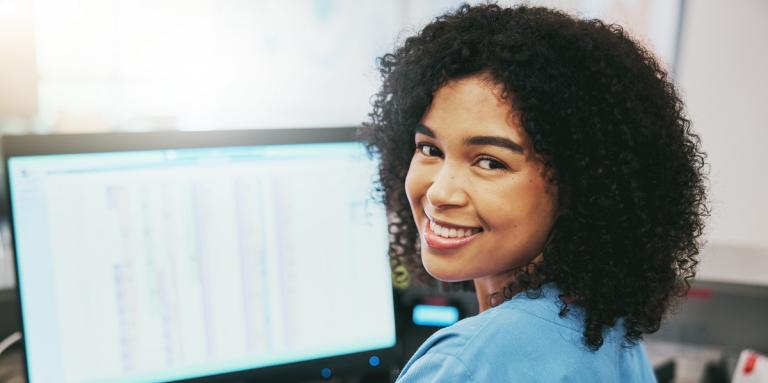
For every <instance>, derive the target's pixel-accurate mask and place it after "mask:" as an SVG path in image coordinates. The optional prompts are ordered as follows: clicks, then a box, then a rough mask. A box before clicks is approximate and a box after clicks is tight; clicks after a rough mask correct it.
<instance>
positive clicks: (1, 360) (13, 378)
mask: <svg viewBox="0 0 768 383" xmlns="http://www.w3.org/2000/svg"><path fill="white" fill-rule="evenodd" d="M23 368H24V366H23V364H22V360H21V349H20V348H19V347H16V346H15V347H13V348H12V349H10V350H8V351H6V352H5V353H3V355H0V382H4V383H25V382H26V380H25V379H24V371H23Z"/></svg>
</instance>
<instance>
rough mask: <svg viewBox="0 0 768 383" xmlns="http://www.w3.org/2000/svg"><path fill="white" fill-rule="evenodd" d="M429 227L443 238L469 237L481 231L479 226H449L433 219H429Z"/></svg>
mask: <svg viewBox="0 0 768 383" xmlns="http://www.w3.org/2000/svg"><path fill="white" fill-rule="evenodd" d="M429 229H430V230H431V231H432V232H433V233H435V234H437V235H438V236H440V237H443V238H464V237H470V236H472V235H475V234H477V233H479V232H481V231H482V229H481V228H479V227H474V228H473V227H455V226H454V227H451V226H447V225H441V224H439V223H437V222H435V221H433V220H431V219H430V220H429Z"/></svg>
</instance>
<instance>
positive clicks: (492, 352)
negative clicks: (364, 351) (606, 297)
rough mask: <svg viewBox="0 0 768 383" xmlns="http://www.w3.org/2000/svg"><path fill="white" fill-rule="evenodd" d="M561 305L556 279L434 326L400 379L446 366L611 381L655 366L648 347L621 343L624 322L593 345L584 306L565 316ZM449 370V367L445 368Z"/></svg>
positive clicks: (529, 377)
mask: <svg viewBox="0 0 768 383" xmlns="http://www.w3.org/2000/svg"><path fill="white" fill-rule="evenodd" d="M560 307H561V306H560V300H559V291H558V290H557V289H556V288H555V287H554V286H551V285H548V286H545V287H543V288H542V289H541V291H540V293H539V294H535V295H530V296H529V295H526V294H518V295H517V296H516V297H514V298H513V299H511V300H509V301H507V302H505V303H503V304H501V305H499V306H497V307H495V308H493V309H490V310H486V311H485V312H483V313H480V314H478V315H476V316H474V317H471V318H467V319H464V320H462V321H460V322H458V323H456V324H454V325H453V326H450V327H446V328H444V329H441V330H440V331H438V332H436V333H435V334H434V335H433V336H432V337H430V338H429V339H428V340H427V341H426V342H425V343H424V344H423V345H422V346H421V347H420V348H419V350H417V351H416V353H415V354H414V356H413V357H412V358H411V360H410V361H409V362H408V364H406V366H405V367H404V368H403V372H402V373H401V376H400V379H401V381H402V382H409V381H421V380H424V374H427V373H444V374H445V375H446V376H450V375H462V374H464V375H466V377H467V379H468V380H467V381H473V380H474V381H477V382H485V381H505V380H506V379H508V378H509V377H515V378H517V379H521V381H557V380H560V379H566V380H574V381H579V378H580V377H584V378H585V379H586V381H612V380H615V379H617V378H619V379H620V378H622V377H624V376H626V375H625V373H633V374H640V373H642V372H643V371H644V370H645V372H648V371H650V366H649V365H648V362H647V357H645V353H644V351H643V349H642V346H635V347H626V345H625V344H624V343H623V335H624V334H623V327H622V326H620V325H617V326H616V327H615V328H614V329H609V330H608V333H607V334H606V337H605V344H604V345H603V347H601V348H600V349H599V350H598V351H591V350H589V349H588V348H587V347H586V345H585V344H584V341H583V322H584V321H583V318H582V312H581V311H580V310H579V309H578V308H571V309H570V310H569V311H568V313H566V315H564V316H561V315H560ZM444 369H451V371H442V372H441V370H444ZM627 369H629V370H627ZM409 376H411V377H412V376H419V379H409ZM649 380H650V381H652V376H651V377H650V379H649ZM440 381H443V380H442V379H441V380H440ZM449 381H450V380H449ZM640 381H645V380H640Z"/></svg>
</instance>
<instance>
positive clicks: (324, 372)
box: [320, 367, 331, 379]
mask: <svg viewBox="0 0 768 383" xmlns="http://www.w3.org/2000/svg"><path fill="white" fill-rule="evenodd" d="M320 375H322V376H323V378H326V379H328V378H330V377H331V369H330V368H328V367H326V368H324V369H322V370H321V371H320Z"/></svg>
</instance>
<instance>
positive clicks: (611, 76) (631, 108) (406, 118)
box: [363, 4, 709, 350]
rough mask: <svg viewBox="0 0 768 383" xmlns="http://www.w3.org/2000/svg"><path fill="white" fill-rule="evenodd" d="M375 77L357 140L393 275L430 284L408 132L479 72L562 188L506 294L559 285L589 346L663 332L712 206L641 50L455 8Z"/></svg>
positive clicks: (617, 34)
mask: <svg viewBox="0 0 768 383" xmlns="http://www.w3.org/2000/svg"><path fill="white" fill-rule="evenodd" d="M379 71H380V73H381V76H382V79H383V84H382V86H381V89H380V91H379V92H378V93H377V94H376V95H375V96H374V97H373V99H372V104H373V111H372V112H371V113H370V115H369V116H370V120H369V121H368V122H366V123H364V128H363V135H364V136H365V140H366V141H367V145H368V150H369V152H370V153H371V154H372V155H375V156H378V157H379V159H380V161H381V162H380V169H379V180H378V181H379V182H378V191H379V192H380V197H381V198H382V200H383V202H384V204H385V205H386V207H387V210H388V212H389V216H390V225H389V231H390V238H391V241H390V249H389V254H390V257H391V263H392V266H393V268H394V269H396V271H397V270H401V271H402V269H405V270H407V273H408V275H412V276H415V277H416V279H417V280H420V281H423V282H432V283H435V281H434V280H433V279H432V280H430V278H431V277H430V276H429V275H428V274H426V272H425V270H424V268H423V265H422V263H421V258H420V254H419V237H418V231H417V228H416V225H415V223H414V220H413V216H412V214H411V211H410V208H409V204H408V200H407V197H406V194H405V190H404V180H405V177H406V174H407V172H408V168H409V165H410V162H411V158H412V156H413V153H414V151H415V144H414V141H413V137H414V129H415V127H416V125H417V124H418V123H419V121H420V120H421V118H422V117H423V115H424V113H425V111H426V110H427V107H428V106H429V105H430V103H431V101H432V96H433V93H434V92H435V91H436V90H437V89H439V88H440V87H442V86H443V85H445V84H446V83H447V82H449V81H451V80H456V79H461V78H465V77H468V76H472V75H477V74H484V75H488V76H490V78H491V79H492V80H493V81H495V82H496V83H498V84H500V85H502V87H503V89H504V92H503V97H504V99H505V100H507V101H508V102H509V103H510V105H511V106H512V107H513V109H514V110H516V111H517V112H519V113H520V116H521V123H522V126H523V128H524V130H525V132H526V133H527V134H528V135H529V136H530V138H531V140H532V142H533V148H534V150H535V152H536V153H538V154H539V155H540V156H541V157H542V158H543V159H544V163H545V165H546V168H547V169H549V170H550V171H549V172H548V173H550V174H551V175H550V176H549V177H550V181H551V182H553V183H554V184H555V185H557V187H558V190H559V197H558V198H559V199H560V201H559V206H560V211H559V216H558V218H557V220H556V221H555V223H554V226H553V228H552V233H551V235H550V240H549V241H548V242H547V244H546V245H545V248H544V250H543V261H542V263H540V264H538V265H536V267H533V268H532V267H524V268H523V271H521V273H520V275H519V278H517V280H516V282H514V283H515V284H516V285H515V286H512V287H514V288H515V289H516V290H514V291H527V292H529V293H531V292H533V293H534V294H535V292H536V291H537V290H538V287H539V286H538V285H537V283H536V281H541V280H545V281H548V282H555V283H556V284H557V286H558V288H559V289H560V290H561V293H562V296H561V315H565V313H566V312H567V311H568V306H569V304H570V305H578V306H580V307H582V308H583V309H584V311H585V330H584V341H585V344H586V345H587V346H588V347H590V348H591V349H593V350H596V349H598V348H600V346H601V345H602V344H603V330H604V329H605V328H607V327H610V326H613V325H615V323H616V321H617V320H619V319H620V318H623V321H624V325H625V328H626V334H625V340H626V341H627V342H628V343H629V344H634V343H635V342H637V341H638V340H640V339H641V338H642V334H643V333H652V332H655V331H657V330H658V329H659V326H660V323H661V320H662V317H663V316H664V314H665V312H666V311H667V310H668V309H669V308H670V307H671V306H672V305H673V304H674V302H676V301H677V299H676V298H677V297H682V296H684V295H685V294H686V292H687V290H688V289H689V288H690V284H689V280H690V279H691V278H693V276H694V275H695V268H696V264H697V263H698V261H697V255H698V253H699V250H700V247H701V246H702V242H701V239H700V238H701V234H702V231H703V229H704V222H705V219H706V217H707V216H708V215H709V208H708V206H707V197H706V185H705V183H706V163H705V154H704V153H703V152H702V150H701V147H700V142H699V141H700V140H699V137H698V136H697V135H696V134H695V133H694V132H693V131H692V130H691V124H690V121H689V120H688V119H687V118H686V117H685V113H684V105H683V102H682V101H681V99H680V97H679V96H678V94H677V92H676V90H675V87H674V85H673V83H672V82H671V81H670V79H669V77H668V75H667V73H666V71H665V70H664V69H663V68H662V66H661V65H660V64H659V63H658V61H657V60H656V59H655V58H654V56H653V55H652V54H651V52H649V51H648V50H647V49H646V48H644V47H643V46H641V45H640V44H639V43H638V42H636V41H635V40H633V39H632V38H631V37H630V36H628V34H627V33H626V32H625V31H624V30H623V29H622V28H621V27H620V26H618V25H614V24H606V23H604V22H602V21H600V20H582V19H578V18H575V17H573V16H571V15H568V14H566V13H563V12H560V11H556V10H552V9H548V8H541V7H530V6H516V7H513V8H503V7H500V6H497V5H495V4H485V5H478V6H469V5H463V6H461V7H459V8H458V9H456V10H454V11H451V12H448V13H447V14H445V15H442V16H440V17H438V18H436V19H435V20H434V21H433V22H431V23H430V24H428V25H427V26H426V27H424V29H423V30H421V32H420V33H418V34H417V35H415V36H412V37H410V38H408V39H407V40H406V41H405V43H404V44H403V45H402V46H400V47H398V48H397V49H396V50H395V51H394V53H391V54H386V55H384V56H383V57H381V58H379ZM532 274H533V275H532ZM401 276H402V275H401ZM462 285H463V286H465V287H468V288H471V286H472V285H471V283H469V282H462ZM564 297H569V298H568V299H565V298H564Z"/></svg>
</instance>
